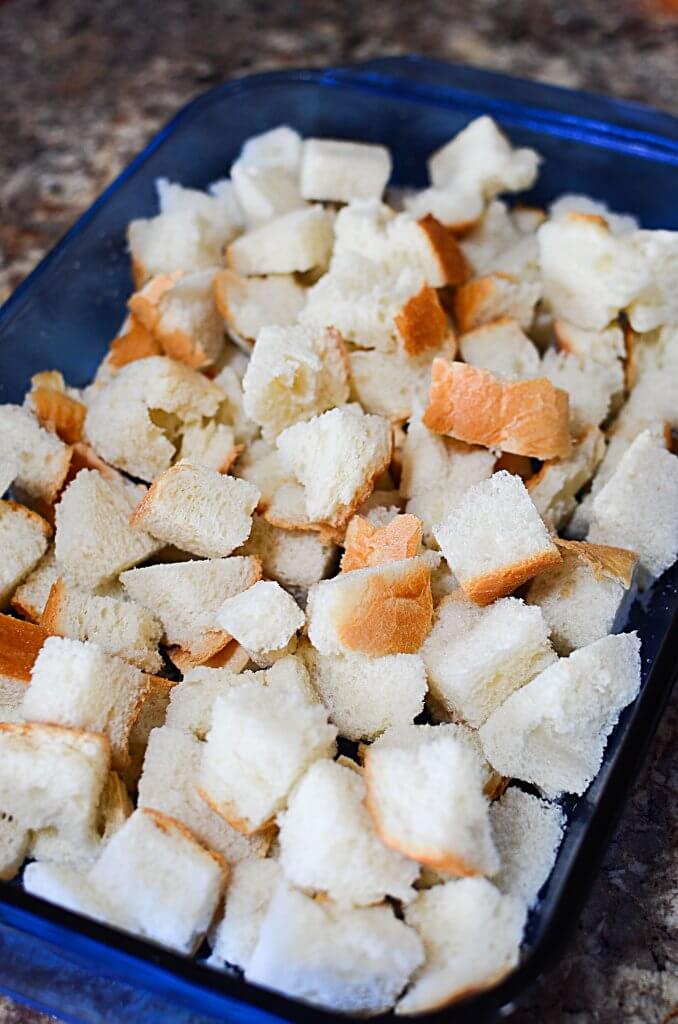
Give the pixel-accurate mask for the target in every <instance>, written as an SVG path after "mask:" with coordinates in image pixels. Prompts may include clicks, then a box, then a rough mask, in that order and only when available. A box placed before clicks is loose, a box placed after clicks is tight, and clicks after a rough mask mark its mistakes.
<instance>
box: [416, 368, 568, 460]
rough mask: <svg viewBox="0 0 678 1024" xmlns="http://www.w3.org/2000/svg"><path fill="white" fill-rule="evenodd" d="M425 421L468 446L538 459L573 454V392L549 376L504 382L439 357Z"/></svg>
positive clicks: (433, 370) (482, 371) (491, 375)
mask: <svg viewBox="0 0 678 1024" xmlns="http://www.w3.org/2000/svg"><path fill="white" fill-rule="evenodd" d="M423 423H424V425H425V426H427V427H428V428H429V429H430V430H433V431H435V433H437V434H447V435H449V436H450V437H454V438H456V439H457V440H459V441H466V442H467V443H468V444H481V445H484V446H485V447H486V448H499V449H501V450H502V451H506V452H511V453H513V454H515V455H528V456H530V457H531V458H535V459H544V460H546V459H554V458H562V457H564V456H566V455H568V454H569V452H570V414H569V398H568V394H567V392H566V391H562V390H560V389H559V388H556V387H554V386H553V384H552V383H551V381H549V380H546V379H545V378H539V379H537V380H518V381H502V380H500V379H499V378H498V377H495V376H494V375H493V374H491V373H489V372H488V371H487V370H480V369H477V368H476V367H474V366H469V365H467V364H466V363H459V362H448V361H447V360H445V359H434V360H433V368H432V376H431V391H430V396H429V406H428V408H427V410H426V412H425V413H424V417H423Z"/></svg>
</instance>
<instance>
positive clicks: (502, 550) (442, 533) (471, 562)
mask: <svg viewBox="0 0 678 1024" xmlns="http://www.w3.org/2000/svg"><path fill="white" fill-rule="evenodd" d="M433 533H434V536H435V538H436V540H437V541H438V544H439V545H440V550H441V551H442V553H443V555H444V557H445V560H446V561H447V563H448V565H449V566H450V568H451V569H452V572H453V573H454V575H455V576H456V577H457V579H458V580H459V583H460V585H461V587H462V588H463V590H464V592H465V594H466V595H467V597H469V598H470V600H472V601H473V602H475V603H476V604H480V605H484V604H491V602H492V601H494V600H496V598H498V597H505V596H506V595H508V594H510V593H512V592H513V591H514V590H515V589H516V588H517V587H519V586H520V585H521V584H522V583H526V582H527V580H529V579H532V577H533V576H536V575H538V573H540V572H544V570H545V569H549V568H552V567H553V566H554V565H558V564H559V562H560V554H559V552H558V549H557V547H556V546H555V544H554V543H553V541H552V540H551V538H550V536H549V534H548V531H547V529H546V527H545V526H544V524H543V522H542V520H541V518H540V517H539V513H538V512H537V510H536V508H535V507H534V504H533V502H532V501H531V500H530V496H529V494H528V492H527V490H526V488H525V484H524V483H523V481H522V480H521V479H520V478H519V477H517V476H514V475H513V474H511V473H507V472H506V471H505V470H502V471H501V472H499V473H495V474H494V475H493V476H491V477H490V479H489V480H483V481H482V482H481V483H479V484H474V485H473V486H472V487H470V488H469V489H468V490H467V491H466V493H465V494H464V495H463V497H462V498H461V500H460V501H459V503H458V504H457V505H456V506H455V507H454V508H453V509H452V511H451V512H450V513H449V514H448V515H447V516H446V517H445V519H443V521H442V522H441V523H440V524H439V525H438V526H437V527H436V528H435V529H434V531H433Z"/></svg>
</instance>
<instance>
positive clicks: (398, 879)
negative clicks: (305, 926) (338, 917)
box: [278, 760, 419, 906]
mask: <svg viewBox="0 0 678 1024" xmlns="http://www.w3.org/2000/svg"><path fill="white" fill-rule="evenodd" d="M278 822H279V826H280V836H279V841H280V865H281V867H282V869H283V871H284V873H285V876H286V878H287V879H288V880H289V881H290V882H292V883H293V884H294V885H296V886H298V887H299V888H300V889H304V890H306V891H312V892H319V893H322V894H323V895H325V896H329V898H330V899H332V900H334V901H335V903H339V904H348V905H349V906H366V905H369V904H370V903H381V902H382V901H383V900H384V899H385V897H387V896H392V897H394V898H395V899H399V900H402V901H404V902H406V903H407V902H409V901H410V900H411V899H413V897H414V895H415V893H414V889H413V888H412V884H413V882H414V881H415V880H416V879H417V877H418V876H419V865H418V864H417V863H416V861H414V860H408V859H407V858H406V857H404V856H402V855H401V854H400V853H398V852H396V851H395V850H390V849H388V847H387V846H385V845H384V844H383V843H382V841H381V839H380V838H379V837H378V835H377V833H376V832H375V830H374V825H373V823H372V819H371V818H370V815H369V813H368V811H367V808H366V807H365V784H364V782H363V780H362V778H361V777H360V774H359V773H358V772H356V771H354V770H353V769H351V768H345V767H343V766H342V765H340V764H337V763H336V762H334V761H328V760H322V761H316V762H315V764H313V765H311V767H310V768H309V769H308V771H307V772H306V774H305V775H304V776H303V778H302V779H301V780H300V782H299V784H298V785H297V786H296V787H295V789H294V791H293V792H292V794H291V795H290V798H289V801H288V806H287V810H286V811H285V812H284V813H282V814H280V815H279V817H278Z"/></svg>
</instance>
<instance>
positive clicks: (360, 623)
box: [335, 561, 433, 658]
mask: <svg viewBox="0 0 678 1024" xmlns="http://www.w3.org/2000/svg"><path fill="white" fill-rule="evenodd" d="M432 622H433V597H432V594H431V570H430V568H429V567H428V566H427V565H425V564H423V563H422V562H415V561H413V562H412V564H411V565H406V566H404V567H403V568H402V571H401V572H400V574H399V575H394V574H393V573H389V574H384V575H381V574H378V573H377V574H375V575H372V576H370V577H368V578H367V579H365V580H364V583H363V587H362V593H361V594H360V595H359V596H355V597H354V598H353V599H352V600H351V601H350V603H347V605H346V607H344V608H343V609H342V610H341V612H340V613H339V614H338V615H337V621H336V623H335V629H336V633H337V638H338V640H339V643H340V644H341V645H342V646H343V647H347V648H348V649H349V650H350V651H360V652H361V653H362V654H369V655H371V656H372V657H373V658H380V657H384V656H385V655H387V654H414V653H416V651H418V650H419V648H420V647H421V645H422V643H423V642H424V640H425V639H426V637H427V636H428V634H429V632H430V630H431V624H432Z"/></svg>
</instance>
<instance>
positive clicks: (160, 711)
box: [123, 676, 177, 792]
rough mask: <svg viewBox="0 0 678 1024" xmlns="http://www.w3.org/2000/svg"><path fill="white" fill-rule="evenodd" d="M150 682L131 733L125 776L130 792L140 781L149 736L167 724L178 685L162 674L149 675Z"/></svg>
mask: <svg viewBox="0 0 678 1024" xmlns="http://www.w3.org/2000/svg"><path fill="white" fill-rule="evenodd" d="M148 683H149V687H148V692H147V694H146V698H145V700H144V702H143V704H142V705H141V711H140V712H139V716H138V718H137V720H136V722H135V723H134V725H133V726H132V731H131V732H130V734H129V755H130V763H129V767H128V768H127V769H126V770H125V772H124V773H123V778H124V780H125V784H126V786H127V788H128V789H129V791H130V792H134V790H135V789H136V786H137V783H138V781H139V777H140V775H141V770H142V767H143V763H144V756H145V754H146V748H147V746H148V739H149V736H150V735H151V732H152V730H153V729H160V728H161V727H162V726H163V725H164V724H165V717H166V715H167V707H168V705H169V700H170V696H171V693H172V690H173V689H174V687H175V686H176V685H177V684H176V683H175V682H174V681H173V680H171V679H164V678H163V677H162V676H149V677H148Z"/></svg>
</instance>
